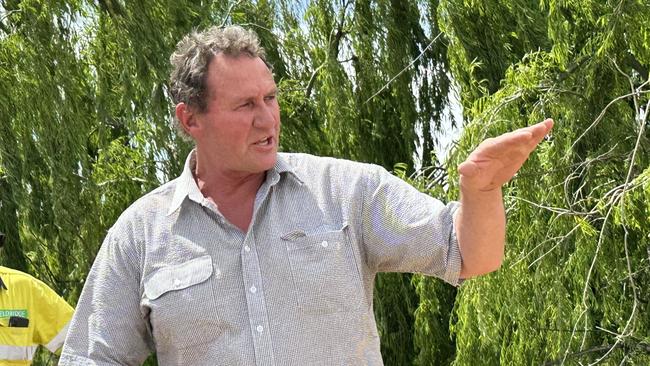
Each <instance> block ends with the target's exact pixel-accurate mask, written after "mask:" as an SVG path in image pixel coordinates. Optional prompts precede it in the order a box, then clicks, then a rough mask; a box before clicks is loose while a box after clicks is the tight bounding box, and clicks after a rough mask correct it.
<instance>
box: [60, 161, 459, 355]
mask: <svg viewBox="0 0 650 366" xmlns="http://www.w3.org/2000/svg"><path fill="white" fill-rule="evenodd" d="M193 167H194V157H193V154H191V155H190V157H188V160H187V162H186V164H185V169H184V171H183V173H182V175H181V176H180V177H179V178H177V179H175V180H173V181H171V182H169V183H167V184H165V185H163V186H161V187H160V188H158V189H156V190H154V191H152V192H151V193H149V194H147V195H145V196H144V197H142V198H141V199H139V200H138V201H136V202H135V203H134V204H133V205H132V206H131V207H130V208H128V209H127V210H126V211H125V212H124V213H123V214H122V215H121V217H120V218H119V219H118V220H117V222H116V223H115V225H114V226H113V227H112V228H111V229H110V231H109V232H108V235H107V236H106V239H105V241H104V243H103V245H102V247H101V249H100V251H99V253H98V255H97V258H96V259H95V263H94V265H93V267H92V269H91V271H90V274H89V275H88V278H87V280H86V284H85V286H84V289H83V292H82V294H81V297H80V299H79V303H78V305H77V309H76V313H75V316H74V318H73V320H72V323H71V327H70V331H69V333H68V338H67V339H66V342H65V347H64V349H63V354H62V356H61V359H60V361H59V365H116V364H120V365H140V364H142V362H143V361H144V360H145V359H146V357H147V356H148V355H149V354H150V353H151V352H154V351H155V352H156V353H157V356H158V363H159V364H160V365H260V366H261V365H277V366H284V365H328V366H329V365H382V360H381V354H380V352H379V337H378V334H377V327H376V324H375V319H374V316H373V308H372V296H373V284H374V279H375V275H376V274H377V273H378V272H419V273H424V274H427V275H432V276H436V277H440V278H442V279H443V280H445V281H447V282H449V283H451V284H453V285H457V284H458V283H459V273H460V264H461V258H460V252H459V248H458V243H457V241H456V238H455V234H454V229H453V213H454V211H455V210H456V209H457V208H458V203H455V202H454V203H450V204H449V205H446V206H445V205H444V204H442V203H441V202H440V201H438V200H436V199H434V198H431V197H429V196H427V195H424V194H422V193H420V192H418V191H417V190H415V189H414V188H412V187H411V186H409V185H408V184H406V183H405V182H403V181H402V180H400V179H398V178H396V177H394V176H392V175H391V174H389V173H388V172H387V171H386V170H384V169H383V168H381V167H378V166H375V165H370V164H362V163H356V162H351V161H345V160H337V159H332V158H320V157H315V156H311V155H305V154H285V153H280V154H278V160H277V163H276V165H275V167H274V168H273V169H271V170H270V171H268V172H267V175H266V180H265V182H264V183H263V184H262V186H261V188H260V189H259V191H258V192H257V197H256V199H255V206H254V212H253V219H252V222H251V224H250V227H249V230H248V232H247V233H243V232H241V231H240V230H239V229H238V228H236V227H235V226H233V225H232V224H230V223H229V222H228V221H227V220H226V219H225V218H224V217H223V216H222V215H221V214H220V213H219V210H218V209H217V207H216V206H215V205H214V204H213V203H211V202H210V201H209V200H207V199H206V198H205V197H203V195H202V194H201V192H200V191H199V188H198V187H197V185H196V183H195V181H194V178H193V174H192V171H193Z"/></svg>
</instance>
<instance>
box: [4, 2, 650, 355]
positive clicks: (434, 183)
mask: <svg viewBox="0 0 650 366" xmlns="http://www.w3.org/2000/svg"><path fill="white" fill-rule="evenodd" d="M232 23H236V24H242V25H244V26H247V27H250V28H252V29H254V30H256V31H257V32H258V34H259V35H260V38H261V39H262V43H263V45H264V46H265V48H266V49H267V52H268V57H269V59H270V61H271V63H272V64H273V65H274V72H275V75H276V80H277V82H278V85H279V87H280V90H281V106H282V111H281V112H282V121H283V132H282V141H281V144H282V149H283V150H285V151H302V152H309V153H315V154H321V155H333V156H339V157H346V158H351V159H356V160H361V161H367V162H373V163H376V164H380V165H383V166H385V167H387V168H389V169H394V170H395V172H396V174H398V175H400V176H402V177H403V178H405V179H407V180H409V181H410V182H411V183H412V184H414V185H415V186H416V187H418V188H419V189H421V190H423V191H426V192H427V193H429V194H432V195H434V196H436V197H440V198H442V199H446V200H451V199H456V198H457V186H456V182H457V173H456V171H455V166H456V165H457V164H458V163H460V162H461V161H462V160H463V159H464V158H465V156H466V155H467V153H468V152H469V151H471V149H473V148H474V147H475V146H476V145H478V143H480V141H482V140H483V139H485V138H487V137H491V136H495V135H497V134H499V133H503V132H506V131H509V130H512V129H515V128H518V127H523V126H526V125H529V124H532V123H534V122H537V121H539V120H542V119H543V118H544V117H546V116H549V117H553V118H554V119H555V121H556V126H555V129H554V131H553V133H552V136H551V137H550V139H549V141H547V142H544V143H543V144H542V146H541V147H540V148H539V149H538V150H537V152H536V153H535V154H534V155H533V156H532V157H531V159H530V160H529V162H528V163H527V164H526V165H525V166H524V168H523V169H522V171H521V172H520V173H519V174H518V175H517V177H516V178H515V179H513V181H512V182H511V183H509V184H508V186H507V187H506V188H505V189H504V194H505V200H506V208H507V211H508V220H509V222H508V243H507V249H506V259H505V262H504V265H503V268H502V269H501V270H500V271H498V272H496V273H494V274H491V275H488V276H485V277H482V278H479V279H473V280H470V281H467V282H466V283H465V284H463V285H462V286H461V287H460V288H459V289H454V288H451V287H449V286H448V285H445V284H443V283H441V282H440V281H438V280H436V279H430V278H425V277H422V276H419V275H396V274H389V275H383V276H380V277H379V278H378V279H377V288H376V301H375V312H376V316H377V323H378V326H379V330H380V333H381V336H382V337H381V339H382V353H383V356H384V360H385V363H386V364H387V365H412V364H416V365H448V364H454V365H497V364H508V365H509V364H514V365H528V364H547V365H555V364H570V365H571V364H608V365H609V364H612V365H614V364H633V365H647V364H650V329H649V328H650V317H649V316H648V314H649V310H650V309H648V303H649V301H650V294H649V292H648V287H649V285H650V170H649V169H648V165H649V160H650V153H649V149H650V143H649V141H648V138H649V137H650V136H649V135H650V128H649V127H648V122H647V117H648V115H647V113H648V110H649V109H650V108H649V107H650V99H649V98H648V95H649V93H650V79H649V77H648V67H649V66H650V3H648V2H647V1H644V0H627V1H626V0H619V1H608V0H598V1H596V0H591V1H590V0H565V1H556V0H544V1H526V0H501V1H497V0H484V1H474V0H440V1H433V0H432V1H424V0H409V1H402V0H372V1H371V0H365V1H362V0H337V1H324V0H313V1H306V0H305V1H300V2H293V1H285V0H267V1H264V0H258V1H242V0H240V1H196V0H192V1H163V0H142V1H130V0H97V1H87V0H68V1H64V0H50V1H44V0H4V1H2V0H0V230H1V231H3V232H5V233H6V234H7V235H8V245H7V246H6V248H5V250H4V251H3V253H2V256H1V257H0V263H2V264H3V265H7V266H10V267H13V268H17V269H20V270H23V271H27V272H30V273H32V274H34V275H35V276H36V277H38V278H40V279H42V280H43V281H45V282H46V283H48V284H49V285H51V286H52V287H53V288H54V289H55V290H56V291H57V292H58V293H60V294H62V296H64V297H65V298H66V299H68V300H69V302H70V303H72V304H74V303H75V302H76V299H77V297H78V295H79V292H80V290H81V288H82V286H83V281H84V279H85V276H86V273H87V272H88V270H89V267H90V265H91V264H92V261H93V259H94V256H95V253H96V252H97V250H98V246H99V244H100V243H101V241H102V238H103V236H104V235H105V233H106V230H107V228H108V227H110V226H111V225H112V223H113V222H114V221H115V219H116V218H117V216H118V215H119V214H120V212H121V211H122V210H123V209H124V208H126V207H127V206H128V205H129V204H130V203H131V202H132V201H134V200H135V199H136V198H138V197H139V196H141V195H142V194H144V193H146V192H147V191H149V190H151V189H153V188H154V187H156V186H158V185H159V184H160V183H161V182H164V181H167V180H169V179H172V178H173V177H175V176H176V175H177V174H178V173H179V172H180V169H181V167H182V162H183V160H184V158H185V156H186V154H187V152H188V151H189V149H190V146H189V145H187V144H186V143H184V142H182V141H181V140H180V139H179V138H178V137H177V136H176V135H175V133H174V132H173V131H172V129H171V128H170V121H171V108H170V102H169V98H168V90H169V89H168V84H167V77H168V74H169V64H168V56H169V54H170V53H171V52H172V49H173V47H174V45H175V44H176V42H177V41H178V40H179V39H180V38H181V37H182V36H183V35H184V34H186V33H187V32H189V31H190V30H192V29H195V28H199V29H202V28H205V27H208V26H211V25H222V24H232ZM452 89H456V90H458V92H459V94H460V105H461V106H462V114H463V123H462V124H463V127H464V129H463V133H462V136H461V138H460V140H459V141H458V144H457V145H456V147H455V148H454V149H452V151H451V154H450V156H449V158H448V159H447V160H446V161H445V163H444V164H443V162H442V161H441V160H442V159H438V158H437V157H436V155H435V153H434V151H435V149H434V147H435V145H436V143H439V142H438V138H439V136H440V135H441V132H442V131H441V129H442V128H443V127H442V126H444V125H445V122H447V123H449V122H451V123H452V124H454V123H455V121H453V120H451V121H450V118H451V117H450V115H451V111H452V109H455V108H458V107H457V106H454V103H452V102H450V98H449V95H450V93H451V90H452ZM459 122H460V121H459ZM148 362H149V364H153V363H155V359H151V360H149V361H148ZM55 363H56V361H55V360H54V358H50V357H49V356H47V355H45V354H44V353H43V354H40V355H39V356H38V357H37V361H36V363H35V364H38V365H44V364H55Z"/></svg>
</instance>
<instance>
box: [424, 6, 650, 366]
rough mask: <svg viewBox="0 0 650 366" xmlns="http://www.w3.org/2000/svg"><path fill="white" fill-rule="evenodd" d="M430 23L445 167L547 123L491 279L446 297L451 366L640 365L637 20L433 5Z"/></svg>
mask: <svg viewBox="0 0 650 366" xmlns="http://www.w3.org/2000/svg"><path fill="white" fill-rule="evenodd" d="M440 14H441V19H442V28H443V30H444V31H445V32H446V34H447V36H448V37H449V39H450V44H449V57H450V67H451V70H452V73H453V75H454V78H455V79H456V80H457V81H458V82H459V84H460V87H461V89H462V104H463V106H464V107H465V110H464V114H465V118H466V120H467V121H470V122H469V123H468V125H467V126H466V127H465V129H464V132H463V135H462V138H461V141H460V143H459V147H458V149H457V151H456V152H455V153H454V154H453V155H452V157H451V164H450V165H454V164H457V163H459V162H460V161H461V160H462V159H463V157H464V155H466V153H467V152H468V151H470V150H471V149H472V148H473V147H474V146H476V145H477V144H478V143H479V142H480V141H481V140H483V139H484V138H486V137H489V136H494V135H496V134H499V133H503V132H506V131H509V130H512V129H514V128H517V127H522V126H526V125H529V124H532V123H534V122H537V121H539V120H541V119H543V118H544V117H553V118H555V120H556V126H555V128H554V131H553V133H552V135H551V136H550V139H549V141H547V142H545V143H543V144H542V146H541V147H540V148H539V149H538V150H537V152H536V153H535V154H534V155H533V156H532V157H531V159H530V160H529V162H528V163H527V164H526V165H525V166H524V168H523V169H522V170H521V171H520V173H519V174H518V175H517V176H516V177H515V179H514V180H513V181H512V182H511V183H510V184H509V185H508V186H507V187H505V189H504V195H505V202H506V207H507V212H508V233H507V245H506V258H505V262H504V265H503V268H502V269H501V270H500V271H498V272H496V273H494V274H492V275H489V276H486V277H484V278H481V279H475V280H470V281H468V282H466V283H465V284H464V285H463V286H462V287H461V289H460V291H459V294H458V297H457V299H456V304H455V309H454V314H453V315H452V316H451V319H452V320H451V330H452V331H453V335H454V337H455V349H456V356H455V359H454V361H453V364H456V365H475V364H491V365H497V364H517V365H524V364H547V365H556V364H565V363H566V364H634V365H646V364H648V363H649V362H650V318H649V317H648V315H647V314H648V313H649V312H650V309H649V308H648V304H649V303H650V302H649V301H650V292H649V290H648V288H650V287H649V285H650V266H649V263H650V255H649V253H650V247H649V245H650V237H649V236H648V233H650V169H649V168H648V166H649V163H650V151H649V150H650V141H649V137H650V129H649V128H648V110H649V109H650V98H648V95H649V94H650V79H649V78H648V67H649V66H650V33H649V32H648V29H650V6H648V4H647V2H645V1H620V2H609V1H579V0H574V1H563V2H555V1H551V2H546V1H542V2H537V1H521V0H519V1H517V0H515V1H481V2H478V1H460V0H447V1H443V2H441V10H440ZM488 30H489V31H488ZM479 36H481V37H480V38H479ZM455 178H457V176H456V174H455V172H454V171H453V170H450V184H451V188H452V189H451V190H450V194H451V195H454V194H455V193H456V192H457V187H456V186H455V185H454V183H453V182H454V181H455ZM427 281H428V280H425V279H423V280H422V283H421V286H423V287H426V286H427V285H428V282H427ZM429 287H430V286H429ZM436 294H437V292H436V291H435V289H434V291H433V292H432V293H430V294H429V296H431V297H434V298H435V296H436ZM423 303H424V301H423ZM418 314H421V316H423V317H424V316H431V315H436V314H437V313H436V312H435V311H422V312H419V313H418ZM417 330H418V331H419V332H421V333H423V334H424V335H426V331H424V329H423V328H418V329H417ZM452 344H453V342H452ZM429 363H430V364H433V363H436V362H435V361H434V360H431V359H428V360H423V364H429Z"/></svg>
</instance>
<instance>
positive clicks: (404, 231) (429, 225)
mask: <svg viewBox="0 0 650 366" xmlns="http://www.w3.org/2000/svg"><path fill="white" fill-rule="evenodd" d="M363 204H364V207H363V245H364V251H365V253H366V260H367V262H368V265H369V266H370V267H371V268H373V269H375V270H376V271H377V272H415V273H422V274H425V275H430V276H435V277H438V278H441V279H443V280H444V281H446V282H448V283H450V284H452V285H454V286H458V285H459V284H460V282H461V281H460V279H459V276H460V268H461V255H460V249H459V247H458V240H457V239H456V233H455V228H454V214H455V212H456V210H457V209H458V208H459V207H460V204H459V203H458V202H450V203H448V204H446V205H445V204H443V203H442V202H441V201H439V200H437V199H435V198H433V197H431V196H428V195H426V194H424V193H421V192H419V191H418V190H416V189H415V188H413V187H412V186H410V185H409V184H407V183H406V182H404V181H402V180H401V179H399V178H397V177H395V176H393V175H391V174H390V173H388V172H387V171H386V170H385V169H383V168H380V167H375V169H374V171H372V172H371V173H370V174H369V175H368V180H367V183H366V186H365V191H364V203H363Z"/></svg>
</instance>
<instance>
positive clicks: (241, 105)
mask: <svg viewBox="0 0 650 366" xmlns="http://www.w3.org/2000/svg"><path fill="white" fill-rule="evenodd" d="M252 105H253V103H252V102H246V103H243V104H240V105H239V107H237V108H249V107H251V106H252Z"/></svg>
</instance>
